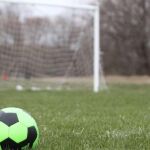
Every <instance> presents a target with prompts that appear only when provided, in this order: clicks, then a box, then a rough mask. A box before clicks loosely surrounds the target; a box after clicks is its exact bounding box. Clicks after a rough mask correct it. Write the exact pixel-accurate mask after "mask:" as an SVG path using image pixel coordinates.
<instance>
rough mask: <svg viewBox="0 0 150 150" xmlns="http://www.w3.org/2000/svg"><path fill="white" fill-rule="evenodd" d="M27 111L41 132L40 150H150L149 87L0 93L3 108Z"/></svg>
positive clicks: (122, 86) (0, 103) (115, 86)
mask: <svg viewBox="0 0 150 150" xmlns="http://www.w3.org/2000/svg"><path fill="white" fill-rule="evenodd" d="M10 106H11V107H12V106H15V107H21V108H23V109H25V110H27V111H29V112H30V113H31V114H32V115H33V116H34V117H35V118H36V120H37V122H38V126H39V128H40V144H39V148H38V150H149V149H150V85H113V86H110V88H109V90H108V91H103V92H100V93H99V94H93V93H92V92H89V91H69V92H68V91H51V92H46V91H43V92H42V91H41V92H32V91H23V92H16V91H1V92H0V107H1V108H4V107H10Z"/></svg>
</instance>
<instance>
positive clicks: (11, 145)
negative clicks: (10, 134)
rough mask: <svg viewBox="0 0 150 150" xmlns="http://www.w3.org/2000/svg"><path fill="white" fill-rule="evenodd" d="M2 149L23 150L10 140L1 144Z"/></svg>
mask: <svg viewBox="0 0 150 150" xmlns="http://www.w3.org/2000/svg"><path fill="white" fill-rule="evenodd" d="M1 147H2V150H21V148H20V147H19V145H18V144H17V143H16V142H14V141H13V140H11V139H10V138H7V139H6V140H4V141H3V142H1Z"/></svg>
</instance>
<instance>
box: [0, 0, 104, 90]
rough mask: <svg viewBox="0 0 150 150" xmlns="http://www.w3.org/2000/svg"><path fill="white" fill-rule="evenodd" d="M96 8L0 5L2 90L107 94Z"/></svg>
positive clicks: (15, 3)
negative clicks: (90, 91) (89, 90)
mask: <svg viewBox="0 0 150 150" xmlns="http://www.w3.org/2000/svg"><path fill="white" fill-rule="evenodd" d="M94 8H96V7H94V6H93V7H92V6H91V7H90V6H89V7H83V8H82V7H71V6H70V7H69V6H68V7H66V6H60V5H59V6H57V5H50V4H45V3H43V4H38V3H34V2H33V3H22V2H21V1H20V2H19V1H18V3H17V2H14V1H7V2H6V1H5V0H4V1H0V75H1V79H0V82H1V83H0V89H11V88H15V87H16V86H17V88H18V90H19V89H20V90H21V89H32V90H40V89H47V90H53V89H57V90H59V89H93V90H94V91H95V92H96V91H99V89H100V88H104V87H105V82H104V78H103V72H102V65H101V59H100V51H99V40H100V39H99V37H98V36H99V35H98V34H99V22H98V21H99V18H98V17H99V15H98V11H96V10H98V9H94ZM95 17H97V18H95ZM96 19H97V23H96V22H95V21H96ZM96 28H97V30H96Z"/></svg>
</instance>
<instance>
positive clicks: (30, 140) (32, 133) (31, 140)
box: [19, 126, 37, 148]
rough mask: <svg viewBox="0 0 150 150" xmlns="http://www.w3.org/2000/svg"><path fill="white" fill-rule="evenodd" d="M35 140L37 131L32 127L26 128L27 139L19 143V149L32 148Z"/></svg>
mask: <svg viewBox="0 0 150 150" xmlns="http://www.w3.org/2000/svg"><path fill="white" fill-rule="evenodd" d="M36 138H37V130H36V128H35V127H34V126H32V127H29V128H28V136H27V139H26V140H24V141H23V142H21V143H19V145H20V147H24V146H25V145H29V148H32V146H33V144H34V142H35V140H36Z"/></svg>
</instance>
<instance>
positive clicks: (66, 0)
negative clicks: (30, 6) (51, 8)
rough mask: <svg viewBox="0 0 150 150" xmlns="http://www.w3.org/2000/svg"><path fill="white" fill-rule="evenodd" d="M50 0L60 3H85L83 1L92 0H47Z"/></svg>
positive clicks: (88, 0) (89, 0)
mask: <svg viewBox="0 0 150 150" xmlns="http://www.w3.org/2000/svg"><path fill="white" fill-rule="evenodd" d="M47 1H50V2H52V3H58V4H62V3H67V4H79V3H80V4H81V3H82V4H85V3H89V2H91V1H92V0H47Z"/></svg>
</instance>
